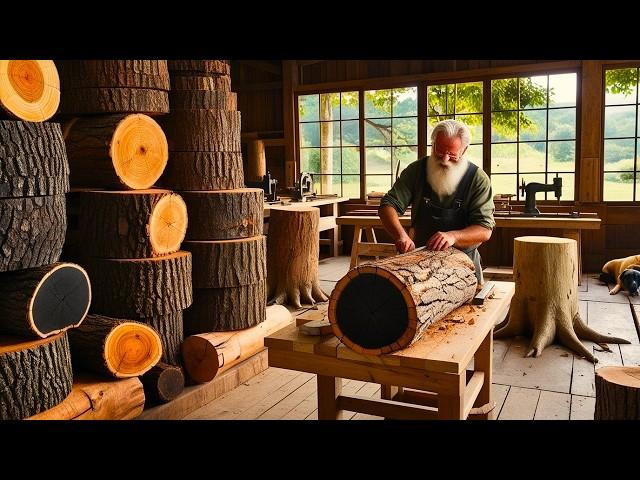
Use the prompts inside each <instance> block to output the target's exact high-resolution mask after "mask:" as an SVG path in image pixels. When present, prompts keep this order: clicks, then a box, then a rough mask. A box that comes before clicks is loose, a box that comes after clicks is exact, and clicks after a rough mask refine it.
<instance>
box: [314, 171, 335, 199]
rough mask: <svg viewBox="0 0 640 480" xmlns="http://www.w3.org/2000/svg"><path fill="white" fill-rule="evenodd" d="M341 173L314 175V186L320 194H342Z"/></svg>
mask: <svg viewBox="0 0 640 480" xmlns="http://www.w3.org/2000/svg"><path fill="white" fill-rule="evenodd" d="M340 183H341V176H340V175H314V176H313V188H314V190H315V192H316V193H317V194H318V195H327V194H330V193H337V194H338V195H341V188H340Z"/></svg>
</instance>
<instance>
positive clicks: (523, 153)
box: [519, 142, 547, 180]
mask: <svg viewBox="0 0 640 480" xmlns="http://www.w3.org/2000/svg"><path fill="white" fill-rule="evenodd" d="M546 149H547V144H546V142H535V143H520V144H519V151H520V172H544V171H545V161H546V159H545V157H546ZM543 180H544V179H543Z"/></svg>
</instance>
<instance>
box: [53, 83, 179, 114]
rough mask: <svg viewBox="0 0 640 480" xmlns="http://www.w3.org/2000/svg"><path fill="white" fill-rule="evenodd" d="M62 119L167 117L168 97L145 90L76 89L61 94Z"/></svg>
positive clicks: (167, 95)
mask: <svg viewBox="0 0 640 480" xmlns="http://www.w3.org/2000/svg"><path fill="white" fill-rule="evenodd" d="M60 113H61V114H62V115H98V114H100V115H104V114H111V113H144V114H147V115H150V116H154V115H162V114H165V113H169V93H168V92H166V91H165V90H152V89H148V88H79V89H73V90H63V91H62V97H61V99H60Z"/></svg>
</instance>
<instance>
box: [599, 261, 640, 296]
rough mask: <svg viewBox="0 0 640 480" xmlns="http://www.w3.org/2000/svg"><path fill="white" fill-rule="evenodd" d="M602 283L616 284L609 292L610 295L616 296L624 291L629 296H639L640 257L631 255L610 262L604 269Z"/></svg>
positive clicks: (601, 276)
mask: <svg viewBox="0 0 640 480" xmlns="http://www.w3.org/2000/svg"><path fill="white" fill-rule="evenodd" d="M600 281H601V282H604V283H615V284H616V286H615V287H613V289H612V290H611V291H610V292H609V295H615V294H616V293H618V292H619V291H620V290H623V289H624V290H626V291H627V292H629V295H633V296H636V295H638V293H639V289H640V255H631V256H630V257H626V258H617V259H615V260H610V261H608V262H607V263H605V264H604V267H602V273H601V274H600Z"/></svg>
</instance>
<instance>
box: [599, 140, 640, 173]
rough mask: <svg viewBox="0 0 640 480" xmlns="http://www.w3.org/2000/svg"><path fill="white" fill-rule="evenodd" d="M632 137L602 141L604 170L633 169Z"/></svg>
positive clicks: (633, 141) (633, 143) (633, 142)
mask: <svg viewBox="0 0 640 480" xmlns="http://www.w3.org/2000/svg"><path fill="white" fill-rule="evenodd" d="M635 143H636V142H635V140H634V139H627V140H605V141H604V171H605V172H606V171H616V170H617V171H629V170H631V171H633V166H634V151H633V150H634V149H633V147H634V145H635Z"/></svg>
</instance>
